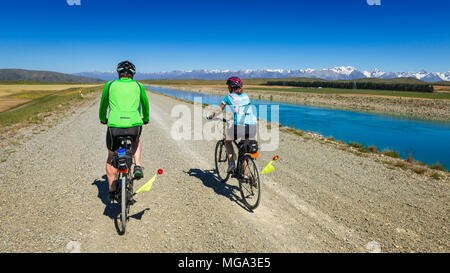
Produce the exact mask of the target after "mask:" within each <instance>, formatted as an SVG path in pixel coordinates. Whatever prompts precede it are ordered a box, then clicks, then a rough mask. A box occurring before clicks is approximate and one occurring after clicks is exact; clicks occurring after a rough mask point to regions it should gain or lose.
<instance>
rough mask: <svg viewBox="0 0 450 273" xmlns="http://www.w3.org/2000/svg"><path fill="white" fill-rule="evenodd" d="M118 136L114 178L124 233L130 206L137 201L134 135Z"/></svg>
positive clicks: (114, 160) (114, 158)
mask: <svg viewBox="0 0 450 273" xmlns="http://www.w3.org/2000/svg"><path fill="white" fill-rule="evenodd" d="M116 138H117V140H118V141H119V143H120V146H119V149H118V150H117V151H115V152H114V156H113V166H114V167H115V168H117V173H116V179H115V180H114V188H115V189H116V198H115V199H114V200H116V201H117V202H119V203H120V207H121V213H120V217H119V218H120V222H121V226H122V233H125V230H126V226H127V221H128V215H129V212H130V206H131V205H133V204H134V203H135V202H136V201H135V200H134V198H133V196H134V193H133V181H134V176H133V175H132V172H131V170H132V166H134V158H133V153H132V151H131V142H132V139H133V137H132V136H119V137H116ZM113 202H114V201H113Z"/></svg>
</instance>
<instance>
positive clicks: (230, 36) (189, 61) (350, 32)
mask: <svg viewBox="0 0 450 273" xmlns="http://www.w3.org/2000/svg"><path fill="white" fill-rule="evenodd" d="M80 1H81V5H80V6H76V5H74V6H70V5H68V4H67V0H30V1H24V0H15V1H3V2H2V3H1V8H0V23H1V26H2V27H1V28H0V68H24V69H37V70H51V71H60V72H66V73H73V72H81V71H94V70H99V71H111V70H114V68H115V66H116V64H117V63H118V62H119V61H121V60H124V59H129V60H131V61H132V62H134V63H135V64H136V66H137V69H138V71H141V72H156V71H168V70H177V69H185V70H189V69H231V70H238V69H260V68H287V69H299V68H315V69H320V68H326V67H333V66H347V65H351V66H354V67H356V68H358V69H361V70H371V69H373V68H375V67H377V68H379V69H381V70H384V71H418V70H420V69H425V70H427V71H441V72H442V71H448V70H450V19H449V16H448V13H449V11H450V1H448V0H439V1H438V0H427V1H425V0H422V1H417V0H389V1H388V0H380V1H381V5H379V6H375V5H373V6H370V5H368V4H367V0H298V1H286V0H270V1H269V0H238V1H235V0H227V1H224V0H209V1H206V0H178V1H174V0H147V1H145V0H127V1H125V0H120V1H119V0H109V1H100V0H80Z"/></svg>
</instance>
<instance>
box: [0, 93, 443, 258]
mask: <svg viewBox="0 0 450 273" xmlns="http://www.w3.org/2000/svg"><path fill="white" fill-rule="evenodd" d="M148 95H149V99H150V124H149V125H147V126H145V127H144V129H143V134H142V138H141V140H142V143H143V158H142V162H143V166H144V168H145V170H144V171H145V179H144V180H141V181H137V182H136V184H135V188H137V187H139V186H140V185H142V184H143V183H145V181H147V180H148V179H149V178H151V177H152V176H153V174H155V173H156V170H157V169H159V168H161V169H163V170H164V174H163V175H162V176H159V177H158V178H157V180H156V182H155V183H154V185H153V187H152V190H151V191H150V192H147V193H143V194H140V195H138V196H137V198H136V199H137V203H136V204H135V205H134V206H133V207H132V208H131V214H132V216H131V219H130V221H129V223H128V225H127V233H126V234H125V235H123V236H120V235H118V233H117V229H116V227H115V225H114V218H115V217H116V216H117V212H118V209H117V207H115V206H112V205H110V204H108V202H107V201H106V200H107V184H106V182H105V170H104V168H105V167H104V162H105V160H106V149H105V132H106V127H104V126H102V125H101V124H99V122H98V103H99V100H98V99H96V100H94V101H91V102H88V103H86V104H84V105H83V106H82V107H80V108H79V109H77V111H75V112H74V113H68V114H67V116H66V118H64V119H60V120H59V121H58V122H57V124H56V125H54V126H52V127H51V128H47V129H45V130H42V131H41V130H31V129H27V130H24V131H23V132H20V134H21V135H23V136H24V137H22V138H18V142H19V143H14V144H9V146H8V145H6V146H3V147H2V152H1V153H0V155H1V156H2V158H4V159H6V161H4V162H0V177H1V186H0V208H1V209H0V219H1V225H0V252H69V251H71V250H73V249H71V248H70V246H74V245H75V246H80V251H81V252H367V251H368V250H369V249H370V247H369V248H368V247H367V246H368V244H369V245H370V244H371V243H370V242H373V241H375V242H376V243H377V244H379V245H380V246H381V251H382V252H449V251H450V241H449V238H450V236H449V230H448V228H449V227H448V215H449V213H448V212H449V211H448V203H449V201H450V200H449V182H450V181H449V177H448V176H444V177H443V178H441V179H440V180H434V179H432V178H430V177H429V176H421V175H418V174H415V173H413V172H411V171H404V170H401V169H397V168H394V169H390V168H387V167H386V166H384V165H383V164H381V163H378V162H376V161H374V160H373V159H371V158H366V157H360V156H357V155H354V154H351V153H348V152H346V151H342V150H339V149H336V148H334V147H332V146H330V145H323V144H321V143H319V142H318V141H315V140H306V139H303V138H300V137H298V136H295V135H292V134H288V133H284V132H280V141H281V142H280V145H279V147H278V150H277V151H274V152H271V153H269V152H262V153H261V156H260V158H259V159H258V162H259V165H260V167H261V168H262V167H264V166H265V164H267V162H269V161H270V159H271V158H272V157H273V155H274V154H278V155H279V156H280V160H279V161H277V162H276V163H275V168H276V170H275V171H274V172H271V173H269V174H266V175H263V176H262V177H263V196H262V202H261V205H260V207H258V208H257V209H256V210H255V211H254V212H253V213H252V212H248V211H247V210H246V209H244V207H243V204H242V202H241V199H240V194H239V191H238V183H237V181H236V180H230V181H229V182H227V183H226V184H221V183H219V182H218V181H217V179H216V176H215V174H214V148H215V141H214V140H211V141H207V140H180V141H174V140H173V139H172V137H171V129H172V124H173V123H174V122H175V121H176V120H177V118H176V117H172V116H171V110H172V108H173V107H174V106H175V105H184V106H186V107H189V108H190V109H192V108H193V107H194V106H193V105H192V104H187V103H183V102H180V101H177V100H174V99H171V98H169V97H166V96H162V95H158V94H154V93H150V92H149V93H148ZM17 134H19V133H17ZM12 151H15V152H12Z"/></svg>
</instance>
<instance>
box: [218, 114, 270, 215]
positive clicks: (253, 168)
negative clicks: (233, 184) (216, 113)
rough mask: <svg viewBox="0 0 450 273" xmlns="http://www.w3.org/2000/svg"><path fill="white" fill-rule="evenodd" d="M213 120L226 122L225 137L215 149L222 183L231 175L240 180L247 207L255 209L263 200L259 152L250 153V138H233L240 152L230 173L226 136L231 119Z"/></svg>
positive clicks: (240, 188) (240, 187)
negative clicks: (258, 160)
mask: <svg viewBox="0 0 450 273" xmlns="http://www.w3.org/2000/svg"><path fill="white" fill-rule="evenodd" d="M213 120H221V121H222V122H223V123H224V130H223V132H224V136H223V139H221V140H219V141H218V142H217V144H216V149H215V164H216V172H217V175H218V176H219V179H220V181H221V182H222V183H225V182H227V181H228V179H229V178H230V176H231V177H232V178H236V179H237V180H238V181H239V191H240V192H241V196H242V200H243V201H244V203H245V205H246V206H247V208H249V209H250V210H254V209H255V208H256V207H258V205H259V203H260V201H261V187H262V183H261V175H260V172H259V167H258V164H257V163H256V158H257V157H258V155H259V154H258V153H257V152H254V153H249V152H248V151H247V149H246V147H248V143H249V140H248V139H246V140H242V139H241V140H240V141H239V142H236V140H233V145H235V146H236V147H235V148H237V149H238V151H239V152H238V158H237V164H236V168H235V170H234V172H231V173H228V172H227V169H228V156H227V152H226V148H225V137H226V128H227V124H228V123H229V121H228V120H227V119H225V118H222V119H218V118H214V119H213ZM234 151H235V150H234ZM235 157H236V156H235V152H233V160H236V159H235ZM244 165H246V167H244ZM223 167H224V169H223Z"/></svg>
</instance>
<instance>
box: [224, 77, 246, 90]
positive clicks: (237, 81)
mask: <svg viewBox="0 0 450 273" xmlns="http://www.w3.org/2000/svg"><path fill="white" fill-rule="evenodd" d="M227 85H228V86H229V87H231V88H233V89H238V88H241V87H242V86H244V83H243V82H242V80H241V78H239V77H236V76H233V77H230V78H228V80H227Z"/></svg>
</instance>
